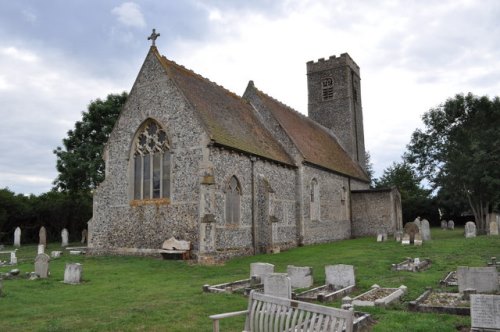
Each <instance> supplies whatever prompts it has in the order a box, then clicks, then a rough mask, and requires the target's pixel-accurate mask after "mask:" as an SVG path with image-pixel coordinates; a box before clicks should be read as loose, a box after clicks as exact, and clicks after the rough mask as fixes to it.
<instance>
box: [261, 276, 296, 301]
mask: <svg viewBox="0 0 500 332" xmlns="http://www.w3.org/2000/svg"><path fill="white" fill-rule="evenodd" d="M264 294H268V295H272V296H277V297H284V298H286V299H290V298H291V297H292V284H291V282H290V278H288V276H287V275H286V273H271V274H268V275H267V276H265V278H264Z"/></svg>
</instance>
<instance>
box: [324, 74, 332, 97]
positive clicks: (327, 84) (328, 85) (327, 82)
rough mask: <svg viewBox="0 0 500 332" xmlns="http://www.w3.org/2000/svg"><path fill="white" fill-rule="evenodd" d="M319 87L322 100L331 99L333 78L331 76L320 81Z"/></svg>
mask: <svg viewBox="0 0 500 332" xmlns="http://www.w3.org/2000/svg"><path fill="white" fill-rule="evenodd" d="M321 88H322V91H323V100H330V99H333V79H332V78H331V77H328V78H325V79H323V81H321Z"/></svg>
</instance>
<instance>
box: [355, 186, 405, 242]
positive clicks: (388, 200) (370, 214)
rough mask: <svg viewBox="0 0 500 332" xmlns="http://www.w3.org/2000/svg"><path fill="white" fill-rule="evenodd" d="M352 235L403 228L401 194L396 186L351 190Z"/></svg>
mask: <svg viewBox="0 0 500 332" xmlns="http://www.w3.org/2000/svg"><path fill="white" fill-rule="evenodd" d="M351 202H352V210H351V211H352V236H353V237H358V236H375V235H377V233H378V232H387V233H388V234H392V233H394V232H395V231H396V230H402V229H403V221H402V219H403V218H402V212H401V196H400V195H399V191H398V190H397V189H396V188H393V189H372V190H357V191H352V196H351Z"/></svg>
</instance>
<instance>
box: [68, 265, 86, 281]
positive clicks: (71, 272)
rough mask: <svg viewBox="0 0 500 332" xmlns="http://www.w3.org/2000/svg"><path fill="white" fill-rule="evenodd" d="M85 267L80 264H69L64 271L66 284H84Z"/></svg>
mask: <svg viewBox="0 0 500 332" xmlns="http://www.w3.org/2000/svg"><path fill="white" fill-rule="evenodd" d="M82 272H83V267H82V264H80V263H68V264H66V269H65V270H64V283H65V284H79V283H81V282H82Z"/></svg>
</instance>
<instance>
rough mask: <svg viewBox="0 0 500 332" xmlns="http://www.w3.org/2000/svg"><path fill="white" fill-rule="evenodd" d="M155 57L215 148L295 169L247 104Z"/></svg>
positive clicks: (171, 62)
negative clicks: (233, 150) (179, 91)
mask: <svg viewBox="0 0 500 332" xmlns="http://www.w3.org/2000/svg"><path fill="white" fill-rule="evenodd" d="M151 49H152V51H153V52H155V53H156V55H157V57H158V59H159V60H160V62H161V64H162V66H163V67H164V68H165V70H166V72H167V74H168V76H169V77H170V78H171V79H172V80H173V81H174V82H175V84H176V86H177V87H178V88H179V89H180V90H181V92H182V93H183V95H184V96H185V98H186V99H187V100H188V102H189V103H190V104H191V106H192V107H193V108H194V109H195V111H196V112H197V113H198V114H199V116H200V119H201V120H202V122H203V124H204V126H205V129H206V130H207V131H208V133H209V135H210V138H211V139H212V141H213V142H214V143H216V144H219V145H222V146H225V147H229V148H232V149H235V150H237V151H242V152H246V153H250V154H253V155H256V156H260V157H263V158H265V159H270V160H273V161H277V162H279V163H283V164H287V165H293V166H294V165H295V163H294V161H293V159H292V158H291V157H290V156H289V155H288V154H287V152H286V151H285V149H284V148H283V147H282V146H281V144H279V143H278V141H277V140H276V139H275V138H274V137H273V135H272V134H271V133H270V132H269V131H268V130H267V129H266V128H265V127H264V126H263V125H262V123H261V122H260V120H259V118H258V114H257V112H256V111H255V109H254V108H253V107H252V105H250V103H249V102H248V101H246V100H244V99H243V98H241V97H240V96H238V95H236V94H234V93H232V92H230V91H228V90H226V89H224V88H223V87H221V86H219V85H217V84H215V83H214V82H211V81H209V80H208V79H206V78H204V77H202V76H200V75H198V74H196V73H194V72H193V71H191V70H188V69H186V68H184V67H183V66H180V65H178V64H176V63H175V62H173V61H171V60H168V59H167V58H165V57H164V56H161V55H160V54H159V53H158V51H157V49H156V47H152V48H151Z"/></svg>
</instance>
